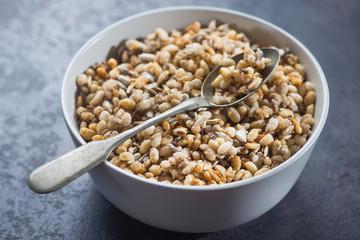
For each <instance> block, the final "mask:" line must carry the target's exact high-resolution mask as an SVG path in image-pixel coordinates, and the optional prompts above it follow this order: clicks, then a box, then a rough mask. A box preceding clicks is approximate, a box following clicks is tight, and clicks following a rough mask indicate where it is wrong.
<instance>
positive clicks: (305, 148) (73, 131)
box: [61, 6, 330, 191]
mask: <svg viewBox="0 0 360 240" xmlns="http://www.w3.org/2000/svg"><path fill="white" fill-rule="evenodd" d="M188 10H197V11H212V12H221V13H224V14H232V15H237V16H241V17H244V18H247V19H249V20H251V21H255V22H258V23H260V24H262V25H265V26H267V27H269V28H271V29H275V30H276V31H278V32H281V33H282V34H283V35H285V36H286V37H288V38H289V39H290V40H291V41H293V42H294V43H295V44H296V45H298V46H299V47H300V48H301V49H302V51H304V52H305V54H306V55H308V57H309V58H310V59H311V61H312V62H313V64H314V65H315V69H316V70H317V71H318V73H319V75H320V81H319V82H320V83H321V84H320V85H321V86H322V88H323V90H324V95H323V101H324V106H323V108H322V112H321V115H320V118H319V122H318V123H317V126H316V129H315V130H314V131H312V133H311V135H310V136H309V138H308V140H307V142H306V143H305V144H304V145H303V146H302V147H301V148H300V150H299V151H298V152H296V153H295V154H294V155H293V156H291V157H290V158H289V159H288V160H286V161H285V162H283V163H281V164H280V165H279V166H277V167H275V168H273V169H271V171H267V172H265V173H263V174H260V175H258V176H254V177H251V178H248V179H244V180H241V181H236V182H230V183H225V184H219V185H205V186H187V185H175V184H166V183H162V182H155V181H152V180H149V179H145V178H142V177H139V176H137V175H135V174H133V173H129V172H127V171H125V170H124V169H122V168H119V167H117V166H115V165H114V164H112V163H110V162H109V161H106V160H105V161H104V162H103V163H101V164H99V165H98V166H96V167H100V166H105V167H106V168H108V167H110V168H111V169H112V170H115V171H116V172H117V173H119V174H123V175H124V176H127V177H129V178H130V179H129V180H133V181H138V182H139V183H143V184H149V185H152V186H153V187H158V188H166V189H173V190H174V189H176V190H182V191H214V190H225V189H231V188H238V187H242V186H245V185H249V184H252V183H255V182H258V181H262V180H264V179H266V178H269V177H270V176H272V175H274V174H277V173H278V172H280V171H282V170H284V169H286V168H287V167H289V166H290V165H292V164H293V163H295V162H296V161H297V160H298V159H299V158H300V157H301V156H302V155H303V154H304V153H305V152H307V151H308V150H309V149H311V147H312V146H313V145H314V144H315V143H316V141H317V139H318V137H319V135H320V133H321V131H322V129H323V127H324V125H325V122H326V119H327V116H328V112H329V101H330V97H329V87H328V84H327V81H326V77H325V74H324V72H323V70H322V68H321V66H320V64H319V63H318V61H317V60H316V58H315V57H314V56H313V54H312V53H311V52H310V51H309V50H308V49H307V48H306V47H305V45H303V44H302V43H301V42H300V41H299V40H298V39H296V38H295V37H294V36H292V35H291V34H290V33H288V32H287V31H285V30H284V29H282V28H280V27H278V26H276V25H274V24H272V23H270V22H268V21H266V20H263V19H261V18H259V17H256V16H253V15H250V14H247V13H244V12H241V11H235V10H230V9H225V8H218V7H207V6H173V7H164V8H158V9H153V10H149V11H145V12H141V13H138V14H135V15H132V16H129V17H126V18H124V19H121V20H119V21H116V22H115V23H113V24H111V25H109V26H108V27H106V28H104V29H103V30H101V31H100V32H99V33H97V34H96V35H94V36H93V37H92V38H90V39H89V40H88V41H87V42H86V43H85V44H84V45H83V46H82V47H81V48H80V49H79V50H78V51H77V53H76V54H75V55H74V57H73V58H72V60H71V62H70V64H69V65H68V67H67V69H66V72H65V75H64V78H63V82H62V87H61V110H62V115H63V117H64V120H65V123H66V125H67V127H68V129H69V131H70V133H71V135H72V136H73V137H74V138H75V139H76V140H77V142H79V143H81V145H84V144H85V143H86V142H85V141H84V140H83V139H82V138H81V136H80V134H79V132H78V130H77V129H76V126H74V125H73V124H72V121H71V119H72V118H73V116H69V114H67V111H66V109H65V106H66V104H65V91H66V90H65V89H66V88H65V85H66V82H67V81H70V79H69V77H68V75H69V74H70V73H69V72H70V69H71V67H72V65H73V64H74V62H75V61H76V59H77V58H78V56H79V55H80V54H81V53H82V52H83V51H86V49H88V48H90V47H91V46H92V45H93V43H95V42H96V41H97V40H98V39H100V38H101V37H102V35H104V34H105V33H107V32H108V31H111V29H113V28H114V27H116V26H117V25H119V24H124V23H126V22H128V21H131V20H133V19H136V18H139V17H143V16H147V15H152V14H158V13H162V12H169V11H188ZM67 79H68V80H67ZM74 81H75V80H74ZM74 104H75V101H74ZM96 167H95V168H96Z"/></svg>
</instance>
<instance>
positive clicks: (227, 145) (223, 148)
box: [218, 142, 232, 154]
mask: <svg viewBox="0 0 360 240" xmlns="http://www.w3.org/2000/svg"><path fill="white" fill-rule="evenodd" d="M231 147H232V144H231V142H225V143H223V144H221V145H220V146H219V148H218V154H225V153H227V152H228V151H229V150H230V148H231Z"/></svg>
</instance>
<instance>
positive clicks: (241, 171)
mask: <svg viewBox="0 0 360 240" xmlns="http://www.w3.org/2000/svg"><path fill="white" fill-rule="evenodd" d="M258 47H259V46H258V45H256V44H252V43H250V40H249V39H248V38H247V37H246V35H245V34H244V33H241V32H237V31H235V30H234V29H232V28H230V27H229V25H227V24H222V25H217V23H216V21H215V20H213V21H211V22H210V23H209V24H208V25H207V26H201V24H200V23H199V22H194V23H192V24H190V25H189V26H188V27H186V28H185V29H184V30H171V31H170V32H166V31H165V30H163V29H161V28H158V29H156V30H155V32H154V33H151V34H149V35H147V36H146V37H145V38H144V39H142V40H135V39H131V40H127V41H125V44H124V45H123V46H121V47H120V48H119V53H118V54H119V55H118V58H117V59H115V58H110V59H108V60H107V61H105V62H103V63H101V64H94V65H93V66H90V67H89V68H88V69H87V70H85V71H84V73H82V74H80V75H78V77H77V79H76V84H77V86H78V96H77V99H76V107H77V108H76V116H77V118H78V123H79V132H80V135H81V136H82V137H83V138H84V139H85V140H86V141H96V140H102V139H105V138H109V137H111V136H114V135H116V134H118V133H119V132H122V131H124V130H127V129H130V128H132V127H133V126H135V125H137V124H140V123H141V122H143V121H145V120H147V119H149V118H152V117H153V116H155V115H156V114H157V113H160V112H164V111H166V110H168V109H170V108H172V107H174V106H176V105H178V104H179V103H180V102H182V101H183V100H185V99H187V98H189V97H190V98H191V97H198V96H199V95H200V89H201V85H202V81H203V80H204V79H205V78H206V76H207V75H208V74H209V73H210V71H211V70H212V69H214V68H215V67H216V66H218V65H222V66H223V68H221V69H222V70H221V76H219V79H217V80H216V81H214V82H213V84H214V87H216V88H217V89H218V90H217V95H216V96H215V97H217V99H216V101H217V102H219V103H223V102H227V101H229V99H230V100H231V98H233V97H234V96H232V95H235V97H236V95H237V94H246V93H247V92H248V91H251V89H256V87H257V86H259V84H260V83H261V81H262V77H261V75H259V73H258V70H260V69H262V68H263V67H264V66H265V64H266V63H267V61H268V60H267V59H265V58H263V57H262V53H261V51H259V50H256V49H257V48H258ZM279 50H280V52H281V60H280V63H279V66H278V67H277V69H276V71H275V73H274V75H273V76H272V77H271V78H270V79H269V81H268V82H266V83H265V84H264V85H263V86H262V87H261V88H260V89H259V90H258V91H257V92H256V93H254V94H253V95H251V96H250V97H249V98H248V99H246V100H245V101H243V102H241V103H239V104H238V105H237V106H234V107H224V108H208V109H206V108H200V109H197V110H194V111H189V112H186V113H182V114H177V115H176V116H174V117H171V118H169V119H166V120H164V121H162V122H161V123H159V124H156V125H154V126H151V127H149V128H148V129H146V130H144V131H142V132H141V133H139V134H137V135H136V136H135V137H133V138H131V139H128V140H127V141H125V142H124V143H122V144H120V145H119V146H118V147H117V148H116V149H115V150H114V151H113V152H112V153H111V155H110V157H109V159H108V160H109V161H110V162H111V163H113V164H115V165H116V166H118V167H120V168H122V169H124V170H126V171H129V172H131V173H133V174H136V175H138V176H140V177H144V178H147V179H149V180H153V181H159V182H164V183H172V184H181V185H182V184H183V185H209V184H223V183H229V182H233V181H239V180H243V179H247V178H250V177H253V176H257V175H259V174H262V173H264V172H266V171H269V170H270V169H272V168H274V167H276V166H278V165H279V164H281V163H282V162H284V161H286V160H287V159H289V158H290V157H291V156H292V155H293V154H294V153H296V152H297V151H298V150H299V149H300V148H301V147H302V146H303V145H304V144H305V143H306V141H307V138H308V136H309V135H310V133H311V128H312V126H313V124H314V119H313V115H314V104H315V99H316V94H315V91H314V90H313V87H312V85H311V83H310V82H309V81H307V79H306V76H305V69H304V67H303V66H302V65H301V64H300V63H299V62H298V57H297V56H294V55H293V54H291V53H290V52H289V51H288V50H287V49H286V48H282V49H279ZM244 51H245V57H244V59H243V60H242V61H240V62H239V63H238V64H237V65H235V63H234V62H233V60H232V59H231V57H232V56H234V55H236V54H239V53H241V52H244ZM229 74H230V75H229ZM259 82H260V83H259ZM224 93H226V94H224ZM224 96H225V97H224Z"/></svg>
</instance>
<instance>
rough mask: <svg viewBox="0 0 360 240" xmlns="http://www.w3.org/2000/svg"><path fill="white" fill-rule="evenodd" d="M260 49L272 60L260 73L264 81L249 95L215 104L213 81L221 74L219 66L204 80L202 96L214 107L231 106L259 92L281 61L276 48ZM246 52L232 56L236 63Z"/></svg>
mask: <svg viewBox="0 0 360 240" xmlns="http://www.w3.org/2000/svg"><path fill="white" fill-rule="evenodd" d="M260 50H261V51H262V52H263V54H264V57H266V58H269V59H270V62H269V63H268V64H266V65H265V68H264V69H262V70H261V71H260V73H261V74H262V76H263V81H262V82H261V84H260V85H259V86H258V87H257V88H256V89H254V90H253V91H251V92H250V93H248V94H247V95H245V96H243V97H241V98H239V99H237V100H236V101H234V102H231V103H228V104H215V103H214V102H213V96H214V94H215V89H214V88H213V87H212V86H211V83H212V82H213V81H214V80H215V78H216V77H217V76H218V75H219V70H220V68H221V66H217V67H216V68H214V69H213V70H212V71H211V73H210V74H209V75H208V76H207V77H206V79H205V80H204V82H203V85H202V86H201V96H202V97H204V98H205V100H206V101H207V102H208V103H209V105H210V106H212V107H231V106H234V105H236V104H238V103H240V102H242V101H244V100H245V99H246V98H248V97H250V96H251V95H252V94H254V93H255V92H257V91H258V90H259V89H260V88H261V87H262V86H263V85H264V84H265V83H266V82H267V81H268V80H269V79H270V77H271V76H272V74H273V73H274V72H275V70H276V67H277V65H278V64H279V61H280V53H279V51H278V50H276V49H275V48H260ZM243 57H244V53H240V54H237V55H235V56H234V57H232V59H233V60H234V62H235V63H238V62H239V61H240V60H241V59H243Z"/></svg>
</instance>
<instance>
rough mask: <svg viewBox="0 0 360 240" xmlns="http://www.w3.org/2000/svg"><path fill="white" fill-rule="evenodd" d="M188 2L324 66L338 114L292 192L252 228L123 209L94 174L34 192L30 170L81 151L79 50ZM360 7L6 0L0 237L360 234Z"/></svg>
mask: <svg viewBox="0 0 360 240" xmlns="http://www.w3.org/2000/svg"><path fill="white" fill-rule="evenodd" d="M185 4H186V5H195V4H196V5H208V6H217V7H224V8H229V9H234V10H239V11H243V12H247V13H250V14H253V15H255V16H259V17H262V18H264V19H265V20H268V21H270V22H272V23H274V24H276V25H278V26H280V27H282V28H284V29H285V30H287V31H288V32H290V33H291V34H293V35H294V36H295V37H297V38H298V39H300V41H302V42H303V43H304V44H305V45H306V46H307V47H308V48H309V49H310V50H311V51H312V52H313V54H314V55H315V57H316V58H317V59H318V61H319V62H320V64H321V65H322V67H323V70H324V72H325V74H326V76H327V79H328V82H329V87H330V96H331V107H330V113H329V117H328V121H327V124H326V126H325V129H324V131H323V133H322V135H321V137H320V139H319V141H318V144H317V146H316V147H315V150H314V152H313V154H312V156H311V158H310V160H309V163H308V164H307V166H306V168H305V170H304V171H303V173H302V175H301V176H300V178H299V180H298V181H297V183H296V184H295V186H294V187H293V189H292V190H291V191H290V193H289V194H288V195H287V196H286V197H285V198H284V199H283V200H282V201H281V202H280V203H279V204H278V205H277V206H276V207H274V208H273V209H272V210H270V211H269V212H267V213H266V214H265V215H263V216H261V217H260V218H258V219H256V220H254V221H252V222H250V223H248V224H245V225H242V226H239V227H236V228H232V229H229V230H225V231H221V232H215V233H208V234H183V233H175V232H168V231H164V230H160V229H156V228H153V227H150V226H147V225H145V224H142V223H140V222H138V221H136V220H134V219H132V218H130V217H128V216H126V215H125V214H124V213H122V212H121V211H119V210H118V209H116V208H115V207H114V206H112V205H111V204H110V203H109V202H108V201H107V200H106V199H105V198H104V197H103V196H102V195H101V194H100V193H99V192H98V191H97V190H96V189H95V187H94V185H93V184H92V182H91V180H90V178H89V176H88V175H84V176H82V177H80V178H79V179H78V180H77V181H75V182H73V183H71V184H70V185H68V186H67V187H65V188H63V189H61V190H60V191H57V192H55V193H52V194H49V195H37V194H35V193H33V192H31V191H30V190H29V189H28V187H27V185H26V178H27V176H28V174H29V173H30V172H31V171H32V170H33V169H34V168H36V167H37V166H39V165H41V164H43V163H45V162H47V161H50V160H51V159H52V158H54V157H56V156H59V155H61V154H64V153H65V152H67V151H69V150H71V149H72V148H74V145H73V143H72V141H71V138H70V135H69V134H68V132H67V129H66V126H65V123H64V121H63V118H62V114H61V110H60V86H61V81H62V77H63V75H64V73H65V69H66V67H67V65H68V64H69V62H70V60H71V58H72V56H73V55H74V54H75V53H76V51H77V50H78V49H79V48H80V47H81V46H82V44H84V43H85V42H86V41H87V40H88V39H89V38H90V37H91V36H93V35H94V34H96V33H97V32H98V31H100V30H101V29H103V28H104V27H106V26H108V25H110V24H112V23H114V22H115V21H118V20H120V19H123V18H125V17H127V16H130V15H133V14H135V13H139V12H143V11H145V10H149V9H154V8H159V7H164V6H173V5H185ZM359 10H360V2H359V1H358V0H353V1H350V0H349V1H336V0H321V1H310V0H305V1H300V0H299V1H287V0H269V1H260V0H252V1H250V0H246V1H237V0H231V1H225V0H224V1H217V0H209V1H195V0H193V1H180V0H176V1H160V0H159V1H156V0H151V1H145V0H138V1H105V2H99V1H92V2H90V1H86V0H80V1H0V102H1V103H2V106H1V107H0V239H202V240H205V239H206V240H210V239H360V148H359V143H360V124H359V118H360V108H359V103H360V97H359V96H360V94H359V91H360V90H359V89H360V81H359V73H358V71H356V70H359V63H360V57H359V53H360V52H359V49H360V48H359V42H360V31H359V29H360V25H359V21H358V12H359Z"/></svg>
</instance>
